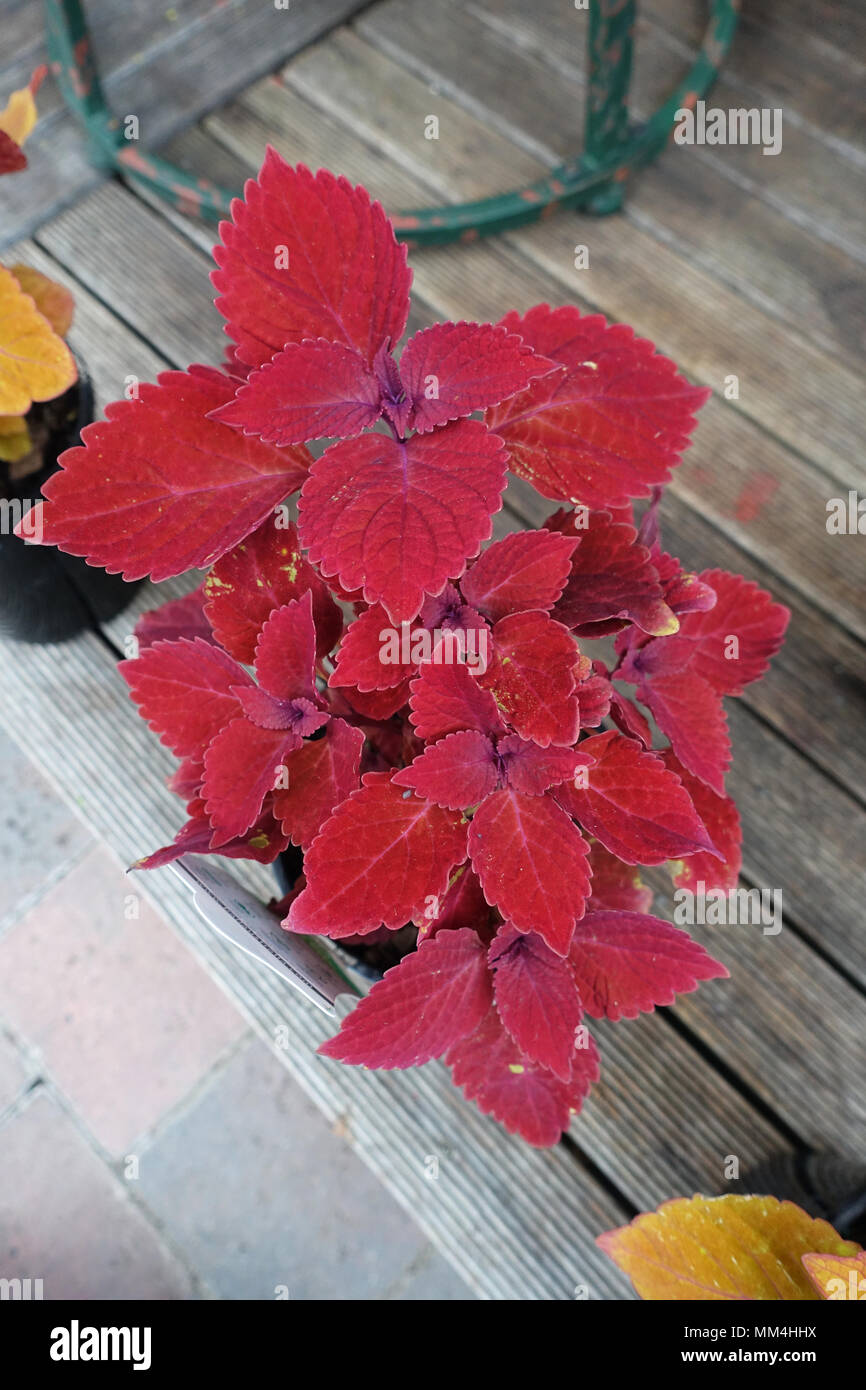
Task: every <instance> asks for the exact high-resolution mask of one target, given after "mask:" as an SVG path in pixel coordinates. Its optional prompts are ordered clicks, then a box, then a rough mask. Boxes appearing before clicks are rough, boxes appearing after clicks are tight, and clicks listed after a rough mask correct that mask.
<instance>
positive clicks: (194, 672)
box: [117, 637, 253, 758]
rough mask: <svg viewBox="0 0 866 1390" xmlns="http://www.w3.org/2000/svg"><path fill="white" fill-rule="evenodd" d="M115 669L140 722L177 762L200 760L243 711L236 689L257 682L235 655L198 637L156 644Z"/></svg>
mask: <svg viewBox="0 0 866 1390" xmlns="http://www.w3.org/2000/svg"><path fill="white" fill-rule="evenodd" d="M117 669H118V670H119V671H120V674H121V675H122V676H123V678H124V680H125V681H126V683H127V685H128V686H129V690H130V694H131V695H132V698H133V700H134V701H135V703H136V704H137V705H138V710H139V713H140V715H141V717H142V719H146V720H147V723H148V726H149V727H150V728H151V729H153V732H154V733H155V734H156V735H157V736H158V737H159V740H160V743H164V744H165V746H166V747H167V748H170V749H171V751H172V752H173V753H175V754H176V755H177V757H179V758H195V757H201V755H202V754H203V752H204V750H205V748H206V747H207V745H208V743H209V742H210V740H211V739H212V738H213V737H214V735H215V734H217V733H219V731H220V729H221V728H223V726H224V725H225V724H227V723H228V722H229V720H231V719H235V718H237V716H238V715H239V714H240V713H241V706H240V703H239V701H238V697H237V694H236V689H237V687H240V686H245V685H246V686H252V684H253V682H252V679H251V678H250V676H248V675H247V673H246V671H245V670H244V669H243V667H242V666H239V665H238V663H237V662H236V661H235V660H234V659H233V658H232V657H230V656H229V655H228V654H227V653H226V652H224V651H222V650H221V649H220V648H219V647H217V646H214V644H213V643H212V642H205V641H202V639H201V638H200V637H197V638H194V639H193V640H192V641H190V640H189V639H187V638H180V639H179V640H178V641H177V642H156V643H154V645H153V646H152V647H148V648H147V649H146V651H144V652H142V654H141V656H139V657H136V658H135V660H132V661H121V662H120V663H119V665H118V668H117Z"/></svg>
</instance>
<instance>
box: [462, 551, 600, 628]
mask: <svg viewBox="0 0 866 1390" xmlns="http://www.w3.org/2000/svg"><path fill="white" fill-rule="evenodd" d="M577 543H578V541H577V537H576V536H563V535H559V534H557V533H556V532H553V531H512V532H511V534H510V535H508V536H504V537H503V539H502V540H501V541H495V542H494V544H493V545H491V546H488V548H487V549H486V550H483V551H482V552H481V554H480V555H479V557H478V559H477V560H475V561H474V562H473V563H472V564H471V565H470V566H469V568H468V570H467V571H466V574H465V575H464V577H463V579H462V581H461V586H460V587H461V588H462V590H463V595H464V597H465V598H466V599H468V601H469V602H470V603H471V604H474V606H475V607H476V608H477V609H478V610H479V612H481V613H483V614H484V615H485V616H486V617H488V618H490V619H491V621H493V622H495V621H496V619H497V618H504V617H506V616H507V615H508V614H509V613H520V612H522V611H523V610H524V609H527V608H535V609H541V610H543V611H544V612H547V611H548V609H550V608H552V607H553V605H554V603H555V602H556V600H557V599H558V598H559V596H560V594H561V593H562V590H563V588H564V586H565V583H566V580H567V579H568V575H569V570H570V567H571V557H572V554H573V552H574V549H575V546H576V545H577Z"/></svg>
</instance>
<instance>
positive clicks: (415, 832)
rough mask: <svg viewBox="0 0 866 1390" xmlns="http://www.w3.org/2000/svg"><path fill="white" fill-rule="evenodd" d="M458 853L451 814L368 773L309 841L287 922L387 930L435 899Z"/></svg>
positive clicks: (297, 926) (327, 928)
mask: <svg viewBox="0 0 866 1390" xmlns="http://www.w3.org/2000/svg"><path fill="white" fill-rule="evenodd" d="M465 858H466V827H465V825H464V824H463V821H462V819H461V817H460V816H459V815H456V814H455V813H454V812H453V811H443V810H442V809H441V807H439V806H436V805H434V804H433V802H432V801H422V800H421V799H420V798H419V797H415V796H413V795H412V793H411V792H410V791H408V790H406V791H401V789H400V788H399V787H395V786H394V785H393V784H392V781H391V776H390V774H389V773H387V772H372V773H368V774H367V775H366V776H365V777H364V778H363V785H362V787H361V790H360V791H357V792H353V793H352V795H351V796H350V797H349V798H348V799H347V800H346V801H344V802H343V803H342V804H341V805H340V806H338V807H337V809H336V810H335V811H334V814H333V815H332V816H331V818H330V819H329V820H328V821H326V822H325V824H324V826H323V827H322V830H321V833H320V834H319V835H318V836H317V838H316V839H315V840H314V841H313V843H312V845H311V846H310V849H309V850H308V852H307V854H306V856H305V859H304V872H305V873H306V876H307V887H306V889H305V890H304V892H303V893H302V894H301V896H300V897H299V898H297V899H296V901H295V902H294V903H293V904H292V910H291V912H290V914H289V917H288V919H287V925H288V926H289V927H290V928H291V929H292V930H293V931H300V932H318V933H321V932H325V933H327V935H328V936H332V937H341V936H352V935H354V934H355V933H359V934H363V933H366V932H369V931H374V930H375V929H376V928H377V927H379V926H386V927H390V928H391V929H392V930H395V929H396V928H398V927H402V926H404V925H405V923H407V922H408V921H410V920H411V919H412V918H414V917H420V916H421V915H422V914H423V911H424V908H425V906H426V905H427V903H428V901H430V900H432V899H434V898H441V897H442V895H443V894H444V892H445V889H446V887H447V885H448V877H449V874H450V873H451V870H452V869H453V867H454V865H455V864H461V863H462V862H463V860H464V859H465Z"/></svg>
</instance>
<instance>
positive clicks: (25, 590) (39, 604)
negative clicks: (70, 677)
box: [0, 362, 137, 642]
mask: <svg viewBox="0 0 866 1390" xmlns="http://www.w3.org/2000/svg"><path fill="white" fill-rule="evenodd" d="M78 371H79V375H78V380H77V381H76V382H74V383H73V385H72V386H70V388H69V390H68V391H66V392H64V394H63V395H62V396H58V397H57V399H56V400H53V401H44V402H39V403H37V404H36V405H34V406H33V407H32V409H31V410H30V413H29V414H28V416H27V424H28V428H29V430H30V437H31V440H32V441H33V447H32V449H31V450H30V452H29V453H28V454H27V455H26V456H25V457H24V458H22V459H19V460H17V461H16V462H15V463H6V462H0V636H2V637H5V638H9V639H12V640H14V641H17V642H62V641H65V640H66V639H67V638H69V637H74V636H75V635H76V633H79V632H82V631H84V630H85V629H87V628H93V627H95V626H96V625H97V624H98V623H101V622H106V621H107V620H108V619H109V618H113V617H115V616H116V614H118V613H120V612H122V610H123V609H124V608H125V607H126V605H127V604H128V603H129V601H130V599H131V598H132V595H133V594H134V592H135V589H136V587H137V586H136V585H135V584H127V583H126V582H125V581H124V580H123V579H121V578H120V576H119V575H116V574H106V573H105V571H104V570H101V569H94V568H92V567H91V566H90V565H88V564H86V563H85V562H84V560H80V559H78V558H77V557H76V556H74V555H64V554H62V553H61V552H60V551H59V550H55V549H54V547H53V546H41V545H27V544H26V543H25V542H24V541H23V540H20V539H19V537H18V536H15V535H13V534H12V530H13V528H14V526H15V525H16V524H17V522H18V521H19V519H20V518H21V517H22V516H24V515H25V514H26V513H27V512H28V511H29V509H30V507H31V506H32V505H33V503H34V502H36V501H38V499H39V496H40V493H41V491H42V485H43V483H45V482H46V481H47V479H48V478H50V477H51V474H52V473H55V472H56V471H57V466H58V465H57V459H58V456H59V455H60V454H62V453H63V451H64V449H69V448H72V447H73V445H75V444H78V443H79V442H80V434H81V430H82V429H83V427H84V426H85V425H86V424H89V423H90V421H91V420H92V419H93V386H92V384H91V381H90V377H89V376H88V374H87V372H86V370H85V369H84V368H83V366H82V364H81V363H80V362H79V363H78Z"/></svg>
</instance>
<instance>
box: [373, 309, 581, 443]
mask: <svg viewBox="0 0 866 1390" xmlns="http://www.w3.org/2000/svg"><path fill="white" fill-rule="evenodd" d="M554 366H555V364H554V363H553V362H547V361H546V360H545V359H544V358H543V357H537V356H536V354H535V353H534V352H533V351H532V349H531V348H529V347H527V346H526V344H525V343H524V342H523V341H522V340H521V339H520V338H519V337H516V336H515V335H514V334H513V333H508V332H507V331H506V330H505V329H504V328H503V327H502V326H501V325H499V324H493V323H464V322H461V323H437V324H434V325H433V327H432V328H422V329H421V331H420V332H419V333H416V334H415V336H414V337H413V338H410V339H409V341H408V343H407V344H406V346H405V348H404V349H403V355H402V357H401V358H400V380H401V382H402V384H403V389H404V391H405V392H406V396H407V397H408V399H409V400H410V401H411V402H412V410H411V412H410V417H409V424H410V425H411V427H412V428H413V429H416V430H418V432H419V433H421V434H423V433H426V431H427V430H432V429H433V427H434V426H435V425H444V424H445V423H446V422H447V421H449V420H458V419H460V417H461V416H464V415H471V414H472V412H473V410H484V409H485V408H486V407H487V406H491V405H498V403H499V402H500V401H503V400H505V399H506V397H508V396H514V395H516V394H517V392H518V391H523V390H524V389H525V388H526V387H527V386H528V385H529V383H530V381H531V380H532V379H533V377H537V376H542V375H543V374H544V373H545V372H549V371H552V370H553V368H554Z"/></svg>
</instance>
